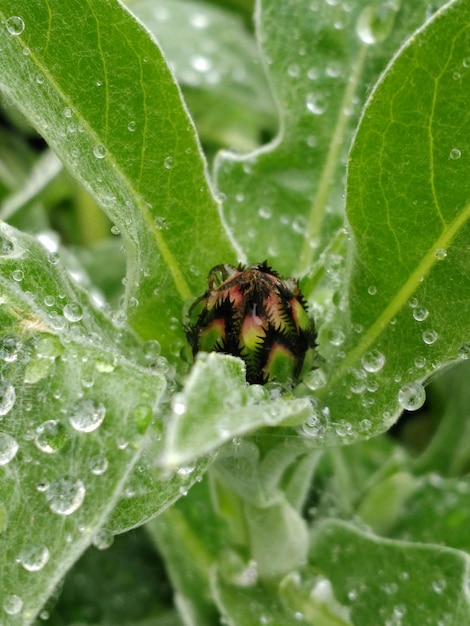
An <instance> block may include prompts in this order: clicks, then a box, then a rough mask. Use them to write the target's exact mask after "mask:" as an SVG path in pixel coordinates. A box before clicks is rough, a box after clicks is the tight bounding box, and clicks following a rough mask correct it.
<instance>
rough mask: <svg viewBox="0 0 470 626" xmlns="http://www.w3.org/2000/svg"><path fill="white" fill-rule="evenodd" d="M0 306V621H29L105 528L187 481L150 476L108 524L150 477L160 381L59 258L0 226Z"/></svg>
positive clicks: (138, 518) (157, 503)
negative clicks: (141, 498) (136, 500)
mask: <svg viewBox="0 0 470 626" xmlns="http://www.w3.org/2000/svg"><path fill="white" fill-rule="evenodd" d="M0 305H1V306H0V327H1V329H2V332H1V336H0V473H1V490H0V570H1V571H0V578H1V580H2V585H1V588H0V606H2V607H3V610H4V614H3V617H2V622H3V623H4V624H10V623H11V624H14V623H17V622H18V619H19V617H21V620H22V623H24V624H29V623H31V622H32V621H33V619H34V617H35V615H36V614H37V613H38V611H39V610H40V609H41V607H42V605H43V603H44V602H45V601H46V600H47V598H48V597H49V596H50V594H51V593H52V592H53V590H54V588H55V587H56V585H57V584H58V583H59V581H60V580H61V579H62V578H63V576H64V574H65V572H66V571H67V569H68V568H69V567H70V566H71V565H72V564H73V562H74V561H75V560H76V559H77V558H78V557H79V556H80V554H81V553H82V552H83V550H84V549H85V548H86V547H88V545H89V544H90V543H91V542H92V540H93V538H94V536H95V534H96V533H97V532H98V531H100V529H102V527H103V526H104V528H105V532H106V533H108V534H111V535H112V532H113V531H114V530H117V529H119V530H120V529H122V527H123V526H124V525H125V522H127V524H130V523H132V524H133V525H135V524H137V523H141V522H142V521H144V519H146V518H148V517H149V516H150V515H152V514H156V513H157V512H158V511H159V510H162V509H164V508H166V507H167V506H168V505H169V504H170V503H171V502H173V501H174V500H175V499H176V498H177V497H178V496H179V495H181V491H180V489H181V487H182V486H186V487H187V486H188V478H187V477H181V476H178V477H176V479H174V480H171V481H169V482H167V483H165V482H161V481H160V483H158V488H157V486H156V485H155V484H153V485H152V487H153V491H152V490H149V492H148V494H147V495H148V496H149V497H150V502H148V503H147V509H146V510H145V511H144V510H143V507H137V506H136V507H135V508H134V510H133V512H132V515H133V517H132V520H131V522H130V521H129V519H128V518H127V520H124V518H123V516H122V514H121V516H120V517H119V521H120V527H119V525H118V524H117V523H114V525H113V526H110V527H108V526H107V520H108V517H109V516H110V514H111V512H112V511H113V509H114V507H115V506H116V504H117V502H118V501H119V498H120V497H121V495H122V491H123V488H124V487H125V485H126V483H127V481H128V478H129V476H130V474H131V472H132V470H133V468H134V466H135V465H136V464H137V462H138V461H139V462H141V463H143V464H144V466H143V467H144V468H145V472H144V473H145V474H146V475H149V474H151V464H150V468H147V467H146V466H145V464H146V461H145V459H144V460H141V455H142V453H143V450H144V449H145V444H146V438H147V437H148V438H149V439H151V441H152V444H153V449H152V452H153V455H158V453H159V447H160V446H161V443H159V442H160V440H161V436H159V435H158V433H159V432H160V433H161V419H160V418H156V417H155V414H156V411H157V408H158V405H159V403H160V402H161V399H162V394H163V392H164V390H165V388H166V382H165V378H164V376H163V374H162V372H161V371H159V369H158V368H149V367H148V359H146V357H145V353H144V350H143V349H142V346H141V345H140V344H139V342H137V341H136V339H135V338H134V337H133V335H132V334H131V333H130V332H128V331H126V329H124V328H120V329H119V331H117V330H116V328H115V327H114V326H113V324H112V323H111V322H110V321H109V320H108V319H107V318H106V316H105V314H104V313H103V311H101V310H99V309H97V308H96V307H95V306H94V305H93V303H92V302H91V301H90V299H89V297H88V296H87V294H86V292H85V291H84V290H83V289H82V288H81V287H80V286H78V285H77V284H76V283H75V282H73V281H72V280H71V278H70V276H69V275H68V274H67V273H66V272H65V271H64V270H63V269H62V267H61V265H60V264H59V263H58V257H57V255H56V254H52V255H51V254H50V253H48V251H47V250H46V249H45V248H44V247H43V245H42V244H40V243H39V242H38V241H37V240H35V239H34V238H33V237H31V236H29V235H26V234H23V233H21V232H20V231H17V230H16V229H14V228H12V227H10V226H8V225H6V224H4V223H0ZM140 470H142V467H141V468H140ZM154 473H155V470H154ZM194 479H195V477H194ZM194 479H193V480H194ZM189 480H190V481H191V479H189ZM178 481H179V484H178ZM155 482H156V480H154V483H155ZM149 508H151V509H152V511H151V512H149V510H148V509H149ZM123 520H124V521H123Z"/></svg>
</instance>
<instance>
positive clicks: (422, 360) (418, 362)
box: [414, 356, 426, 369]
mask: <svg viewBox="0 0 470 626" xmlns="http://www.w3.org/2000/svg"><path fill="white" fill-rule="evenodd" d="M414 362H415V367H417V368H418V369H422V368H423V367H425V365H426V357H424V356H417V357H416V359H415V361H414Z"/></svg>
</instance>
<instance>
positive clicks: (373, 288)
mask: <svg viewBox="0 0 470 626" xmlns="http://www.w3.org/2000/svg"><path fill="white" fill-rule="evenodd" d="M367 293H368V294H369V296H375V295H376V293H377V287H376V286H375V285H370V286H369V287H368V288H367Z"/></svg>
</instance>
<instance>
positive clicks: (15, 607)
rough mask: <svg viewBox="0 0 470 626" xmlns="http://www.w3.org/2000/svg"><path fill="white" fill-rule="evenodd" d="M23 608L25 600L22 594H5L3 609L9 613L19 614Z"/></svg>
mask: <svg viewBox="0 0 470 626" xmlns="http://www.w3.org/2000/svg"><path fill="white" fill-rule="evenodd" d="M22 608H23V600H22V599H21V598H20V596H17V595H14V594H13V595H10V596H5V600H4V601H3V610H4V611H5V613H7V614H8V615H18V613H19V612H20V611H21V609H22Z"/></svg>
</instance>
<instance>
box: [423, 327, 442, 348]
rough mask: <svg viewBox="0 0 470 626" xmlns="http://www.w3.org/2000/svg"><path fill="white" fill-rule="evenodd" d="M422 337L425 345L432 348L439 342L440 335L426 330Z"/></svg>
mask: <svg viewBox="0 0 470 626" xmlns="http://www.w3.org/2000/svg"><path fill="white" fill-rule="evenodd" d="M422 337H423V341H424V343H425V344H427V345H428V346H431V345H432V344H433V343H434V342H435V341H436V340H437V338H438V337H439V335H438V334H437V332H436V331H435V330H425V331H424V333H423V335H422Z"/></svg>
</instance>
